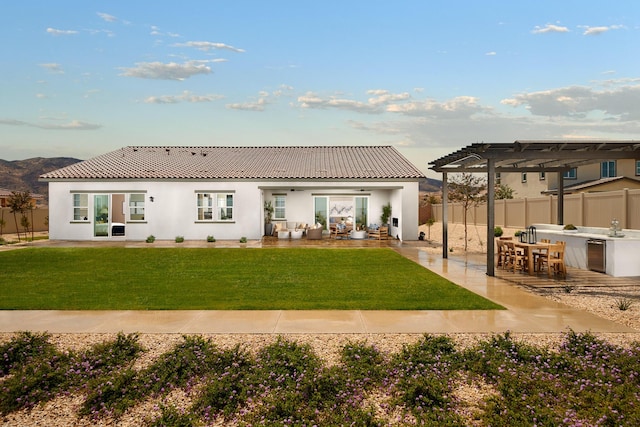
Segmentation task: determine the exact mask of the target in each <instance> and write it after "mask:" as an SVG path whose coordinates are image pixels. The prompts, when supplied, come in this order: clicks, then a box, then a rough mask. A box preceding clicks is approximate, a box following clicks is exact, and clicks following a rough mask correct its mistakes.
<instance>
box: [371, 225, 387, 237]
mask: <svg viewBox="0 0 640 427" xmlns="http://www.w3.org/2000/svg"><path fill="white" fill-rule="evenodd" d="M367 237H368V238H370V239H378V240H386V239H388V238H389V227H387V226H384V225H383V226H380V227H379V228H377V229H375V230H374V229H370V230H368V231H367Z"/></svg>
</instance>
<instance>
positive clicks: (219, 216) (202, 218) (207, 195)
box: [195, 191, 235, 222]
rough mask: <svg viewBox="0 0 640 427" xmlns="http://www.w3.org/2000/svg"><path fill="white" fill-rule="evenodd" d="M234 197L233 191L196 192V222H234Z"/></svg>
mask: <svg viewBox="0 0 640 427" xmlns="http://www.w3.org/2000/svg"><path fill="white" fill-rule="evenodd" d="M234 196H235V193H234V192H233V191H196V192H195V198H196V222H234V218H233V210H234ZM204 200H207V203H206V204H201V201H204ZM207 213H208V214H209V215H207Z"/></svg>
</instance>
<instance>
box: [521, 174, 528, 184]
mask: <svg viewBox="0 0 640 427" xmlns="http://www.w3.org/2000/svg"><path fill="white" fill-rule="evenodd" d="M521 181H522V182H527V173H526V172H522V175H521Z"/></svg>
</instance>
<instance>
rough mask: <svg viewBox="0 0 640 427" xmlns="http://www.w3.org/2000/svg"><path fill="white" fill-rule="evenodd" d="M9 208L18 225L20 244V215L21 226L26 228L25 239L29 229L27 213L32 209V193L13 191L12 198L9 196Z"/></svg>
mask: <svg viewBox="0 0 640 427" xmlns="http://www.w3.org/2000/svg"><path fill="white" fill-rule="evenodd" d="M8 201H9V208H10V210H9V211H10V212H11V213H12V214H13V220H14V221H15V224H16V234H17V235H18V242H19V241H20V228H18V216H17V214H18V213H19V214H20V225H22V226H23V227H24V228H25V239H26V232H27V231H28V228H29V219H28V218H27V216H26V212H27V210H28V209H30V208H31V193H30V192H29V191H12V192H11V196H9V199H8Z"/></svg>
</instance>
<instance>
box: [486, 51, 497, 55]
mask: <svg viewBox="0 0 640 427" xmlns="http://www.w3.org/2000/svg"><path fill="white" fill-rule="evenodd" d="M497 54H498V53H497V52H493V51H492V52H487V53H485V55H486V56H496V55H497Z"/></svg>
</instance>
